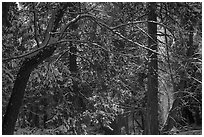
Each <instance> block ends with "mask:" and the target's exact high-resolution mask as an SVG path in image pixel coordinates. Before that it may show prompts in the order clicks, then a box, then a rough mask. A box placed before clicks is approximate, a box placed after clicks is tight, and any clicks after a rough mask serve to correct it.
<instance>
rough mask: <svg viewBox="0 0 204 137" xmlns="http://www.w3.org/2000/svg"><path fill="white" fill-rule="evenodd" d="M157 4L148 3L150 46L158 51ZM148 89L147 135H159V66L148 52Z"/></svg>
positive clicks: (152, 54)
mask: <svg viewBox="0 0 204 137" xmlns="http://www.w3.org/2000/svg"><path fill="white" fill-rule="evenodd" d="M156 7H157V6H156V3H148V4H147V9H148V33H149V35H150V37H149V38H148V46H149V48H151V49H152V50H154V51H157V24H155V23H154V22H156V21H157V15H156ZM153 21H154V22H153ZM148 57H149V63H148V85H147V86H148V89H147V112H146V115H147V117H146V126H145V134H150V135H157V134H158V131H159V130H158V126H159V124H158V65H157V54H156V53H153V52H152V51H148Z"/></svg>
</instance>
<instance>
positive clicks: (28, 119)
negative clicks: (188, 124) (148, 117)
mask: <svg viewBox="0 0 204 137" xmlns="http://www.w3.org/2000/svg"><path fill="white" fill-rule="evenodd" d="M65 4H68V8H67V9H66V8H65V7H66V6H65ZM63 6H64V8H63ZM60 7H61V8H60ZM58 8H60V9H61V10H60V12H62V13H64V14H61V16H62V19H61V20H60V21H59V23H58V25H57V28H56V32H52V33H51V35H52V37H59V36H60V37H61V36H62V39H61V40H62V41H64V42H59V41H58V42H59V43H57V50H55V52H54V54H53V55H52V56H51V57H50V58H49V59H46V60H44V62H43V63H42V64H40V65H39V66H38V67H37V68H35V70H34V71H33V72H32V73H31V75H30V77H29V81H28V83H27V87H26V93H25V95H24V100H23V105H22V107H21V110H20V114H19V117H18V120H17V123H16V132H15V134H105V133H104V131H101V128H102V127H106V128H108V129H112V128H113V127H114V125H113V124H112V123H114V122H115V121H118V120H117V119H118V118H119V116H122V117H128V116H129V117H131V116H132V115H133V117H134V118H130V119H131V121H133V122H132V123H130V124H129V125H131V127H130V129H129V131H128V132H129V133H126V134H137V133H136V132H135V131H136V130H140V131H143V130H144V129H143V128H144V125H143V124H144V123H143V122H142V116H145V112H146V110H145V109H146V102H147V101H146V99H147V98H146V91H147V84H148V83H147V74H148V61H149V60H148V56H147V53H148V50H149V49H147V48H144V47H147V46H146V45H147V43H148V41H147V38H149V35H148V33H147V24H146V20H147V10H146V3H128V2H122V3H121V2H113V3H112V2H108V3H103V2H102V3H101V2H98V3H92V2H81V3H46V2H35V3H27V2H26V3H25V2H22V3H21V2H20V3H18V4H14V3H13V5H12V6H10V7H9V12H8V15H9V18H8V19H9V22H10V23H11V26H3V27H2V57H3V63H2V72H3V73H2V110H3V111H2V112H3V115H4V114H5V110H6V106H7V104H8V101H9V98H10V94H11V91H12V88H13V85H14V82H15V79H16V75H17V73H18V70H19V68H20V66H21V64H22V62H23V61H24V59H25V58H26V57H29V56H32V52H34V51H35V50H36V49H39V48H41V47H39V45H40V44H41V43H42V42H43V40H44V39H45V35H46V31H47V26H48V24H49V23H48V20H49V19H50V18H51V16H52V14H53V10H55V9H58ZM3 12H4V11H3ZM77 15H78V16H77ZM83 15H86V16H84V17H83ZM201 15H202V12H201V3H157V16H158V24H157V25H158V30H157V31H158V37H157V38H158V46H159V51H158V53H159V54H158V62H159V65H158V66H159V73H158V75H159V85H160V86H159V91H160V93H161V94H163V93H167V94H166V95H167V96H168V98H170V102H169V103H170V104H168V105H166V107H167V108H161V110H160V114H161V115H162V116H161V117H164V119H166V118H167V116H168V112H169V110H170V108H171V106H172V104H173V102H174V99H175V97H172V96H173V94H174V92H175V93H176V92H185V93H184V94H183V96H182V101H183V103H182V104H181V105H180V106H179V107H180V108H181V110H182V109H183V108H182V107H181V106H182V105H183V104H185V105H186V106H188V107H190V110H192V111H193V112H195V113H200V112H201V111H200V109H201V102H202V99H201V98H200V97H201V96H200V95H201V89H202V87H201V82H202V80H201V70H202V67H201V66H202V65H201V59H202V58H201V34H202V30H201V28H202V19H201ZM77 17H79V20H77V21H76V22H74V23H72V24H71V25H70V26H69V27H68V29H67V30H66V32H65V33H64V34H59V33H58V30H60V28H61V27H63V26H64V25H66V24H68V23H69V22H71V21H72V20H73V19H76V18H77ZM192 26H193V32H194V35H193V45H189V43H188V42H189V35H190V32H191V31H192V28H191V27H192ZM71 43H72V44H73V46H75V47H76V48H77V51H76V53H75V54H76V56H77V58H76V62H77V71H76V73H73V72H72V71H71V69H70V68H71V67H72V65H73V64H70V56H71V53H72V52H74V51H72V50H71V48H70V45H71ZM192 47H193V49H194V51H193V55H191V56H189V54H188V52H189V49H192ZM183 74H185V75H184V77H182V75H183ZM182 78H184V79H185V80H186V81H187V82H186V85H185V86H184V89H181V81H182ZM193 85H195V86H193ZM74 89H77V90H74ZM166 95H165V97H166ZM172 98H174V99H172ZM161 100H162V99H161ZM162 103H164V102H162V101H161V102H160V104H161V105H162ZM196 106H198V107H197V108H198V110H197V108H196ZM167 109H168V110H167ZM164 111H166V112H165V114H164ZM196 111H198V112H196ZM140 113H141V114H140ZM199 116H201V115H200V114H199ZM126 122H127V121H126ZM164 122H165V120H163V121H162V120H161V119H160V125H161V128H163V125H164ZM124 124H125V123H123V124H122V125H121V126H119V125H120V122H118V123H117V122H116V124H115V125H116V126H118V127H119V128H120V131H121V128H122V127H123V126H125V125H124ZM141 125H143V126H141ZM113 130H115V129H113Z"/></svg>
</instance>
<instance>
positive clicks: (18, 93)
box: [2, 46, 55, 135]
mask: <svg viewBox="0 0 204 137" xmlns="http://www.w3.org/2000/svg"><path fill="white" fill-rule="evenodd" d="M54 51H55V47H54V46H53V47H47V48H45V49H44V50H42V51H41V52H39V53H38V54H37V55H35V56H34V57H32V58H31V59H30V58H28V59H26V60H25V61H24V62H23V64H22V66H21V68H20V70H19V71H18V74H17V77H16V80H15V83H14V87H13V91H12V94H11V97H10V99H9V103H8V106H7V109H6V113H5V115H4V118H3V125H2V134H3V135H11V134H13V133H14V129H15V123H16V120H17V118H18V114H19V110H20V107H21V105H22V101H23V97H24V92H25V88H26V85H27V82H28V80H29V77H30V74H31V72H32V71H33V69H34V68H36V67H37V66H38V65H39V64H40V63H42V61H43V60H45V59H46V58H48V57H50V56H51V55H52V54H53V52H54Z"/></svg>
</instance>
